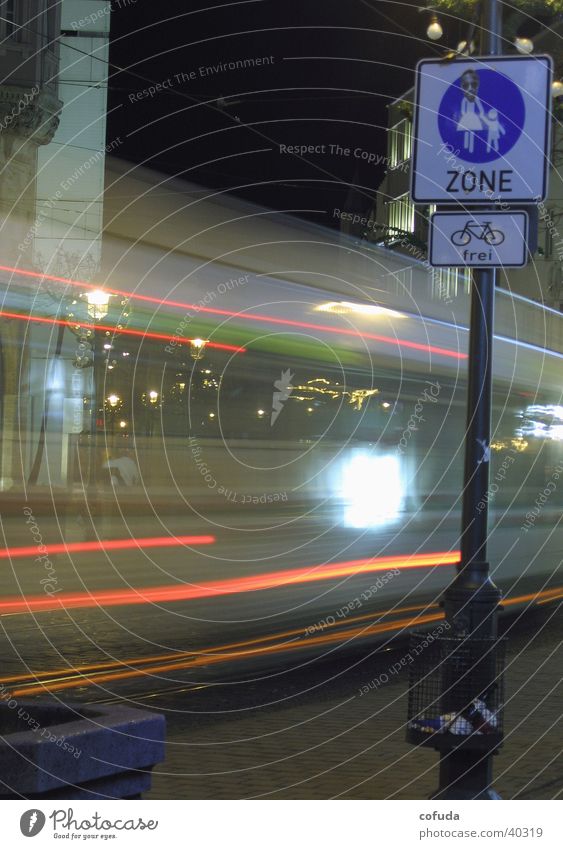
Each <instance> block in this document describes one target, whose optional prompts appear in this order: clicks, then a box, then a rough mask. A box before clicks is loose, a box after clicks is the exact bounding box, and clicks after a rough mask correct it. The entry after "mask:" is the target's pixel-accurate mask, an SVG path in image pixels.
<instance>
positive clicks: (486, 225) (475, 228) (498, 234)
mask: <svg viewBox="0 0 563 849" xmlns="http://www.w3.org/2000/svg"><path fill="white" fill-rule="evenodd" d="M472 239H477V240H478V241H480V242H485V243H486V244H487V245H502V243H503V242H504V233H503V232H502V230H493V228H492V227H491V222H490V221H483V222H482V223H481V224H479V223H478V222H477V221H466V222H465V227H464V228H463V229H462V230H456V231H455V233H452V235H451V236H450V240H451V242H452V244H454V245H457V246H458V247H464V246H465V245H468V244H469V242H470V241H471V240H472Z"/></svg>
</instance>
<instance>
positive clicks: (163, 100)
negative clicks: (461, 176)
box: [108, 0, 467, 226]
mask: <svg viewBox="0 0 563 849" xmlns="http://www.w3.org/2000/svg"><path fill="white" fill-rule="evenodd" d="M118 3H119V4H120V5H118ZM126 4H127V5H126ZM421 5H423V0H418V2H415V0H403V2H396V0H323V2H320V0H289V2H287V0H286V2H284V0H256V2H252V0H250V2H236V3H231V4H228V5H225V3H224V0H200V3H199V4H197V3H194V2H189V0H188V2H187V3H186V0H165V2H162V3H160V4H158V3H151V2H149V0H137V2H133V0H114V2H113V6H114V9H115V10H114V12H113V14H112V44H111V52H110V61H111V75H110V78H109V99H108V107H109V111H110V117H109V131H108V140H109V142H111V140H112V138H115V137H116V136H119V137H120V138H121V139H122V140H123V144H122V145H120V148H119V154H118V155H119V156H120V157H122V158H125V159H127V160H129V161H133V162H136V163H143V164H145V165H147V166H150V167H152V168H155V169H157V170H159V171H162V172H165V173H168V174H175V175H181V176H183V177H184V178H185V179H186V180H189V181H191V182H194V183H198V184H200V185H202V186H205V187H209V188H215V189H220V190H228V191H230V192H232V193H233V194H236V195H238V196H239V197H243V198H245V199H247V200H251V201H254V202H257V203H260V204H263V205H265V206H268V207H272V208H275V209H280V210H282V209H283V210H292V211H293V212H295V213H297V214H302V215H304V216H306V217H309V218H312V219H313V220H317V221H319V222H321V223H325V224H327V225H329V226H330V225H333V226H338V221H337V220H336V219H334V218H333V217H332V216H331V215H328V214H327V210H333V209H334V207H339V208H342V207H343V206H345V205H346V204H348V205H350V204H351V205H352V206H353V207H354V208H355V209H365V210H368V209H369V208H370V207H371V205H372V202H373V197H374V195H375V192H376V190H377V187H378V185H379V183H380V182H381V179H382V178H383V173H384V169H385V165H384V163H380V164H374V163H369V162H367V161H366V160H360V159H357V158H354V156H353V154H350V155H348V156H345V155H342V154H340V155H338V154H335V153H332V154H331V152H330V147H329V145H330V144H333V145H336V144H338V145H340V146H341V147H343V148H346V147H348V148H350V149H351V150H352V151H353V150H354V148H356V147H361V148H362V149H363V150H364V151H367V152H368V153H370V152H371V153H374V154H375V155H377V154H379V155H381V156H383V155H384V154H385V151H386V134H385V129H386V127H387V106H388V104H389V103H390V102H392V101H393V100H394V99H395V98H397V97H399V96H400V95H401V94H402V93H403V92H405V91H406V90H407V89H408V88H410V86H411V85H412V83H413V69H414V66H415V63H416V62H417V61H418V59H420V58H422V57H427V56H436V55H442V54H443V53H444V49H445V48H446V47H450V48H451V47H452V46H455V45H457V43H458V42H459V40H460V39H462V38H464V37H465V35H466V33H467V23H465V22H462V21H458V20H455V19H454V20H449V21H448V20H447V19H446V18H444V17H442V18H441V20H442V24H443V26H444V37H443V38H442V39H441V41H440V42H439V43H436V42H432V41H429V40H428V39H427V36H426V28H427V26H428V23H429V20H430V17H429V14H428V12H427V11H424V12H423V13H421V12H419V6H421ZM198 6H200V7H204V6H205V7H208V8H207V10H206V11H199V10H198ZM209 7H211V8H209ZM265 56H273V62H272V64H270V65H265V66H262V67H254V68H248V69H237V70H224V71H219V72H218V73H213V74H211V75H209V76H206V77H201V76H200V74H199V71H198V69H199V67H200V66H206V67H207V66H212V65H218V64H220V63H227V62H229V61H236V60H237V59H245V58H255V57H265ZM118 68H121V69H123V70H121V71H120V70H118ZM191 71H195V72H196V78H195V79H194V80H193V81H187V82H184V83H183V84H182V83H178V82H177V81H176V80H175V79H174V75H175V74H182V73H184V74H189V73H190V72H191ZM167 79H172V82H173V87H172V88H170V89H167V90H164V91H161V92H158V93H157V94H156V95H155V96H153V97H146V96H145V97H144V98H142V99H140V100H138V101H135V102H131V101H130V99H129V96H128V95H129V94H130V93H136V92H139V91H140V90H142V89H145V88H147V87H148V86H149V85H150V84H151V83H157V82H158V83H162V82H163V81H165V80H167ZM280 144H299V145H301V144H307V145H309V144H315V145H318V144H324V145H325V152H324V153H313V154H306V155H305V156H303V157H300V156H295V155H291V154H280V152H279V145H280ZM351 185H353V186H355V187H356V188H355V189H353V190H352V195H353V197H351V194H350V192H351V190H350V186H351ZM311 210H318V211H317V212H314V211H313V212H312V211H311Z"/></svg>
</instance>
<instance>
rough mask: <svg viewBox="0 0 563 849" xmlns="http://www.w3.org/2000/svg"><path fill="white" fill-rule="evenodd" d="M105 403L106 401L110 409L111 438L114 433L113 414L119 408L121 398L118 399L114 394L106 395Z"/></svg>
mask: <svg viewBox="0 0 563 849" xmlns="http://www.w3.org/2000/svg"><path fill="white" fill-rule="evenodd" d="M106 401H107V404H108V405H109V408H110V413H111V435H112V436H113V435H114V433H115V414H116V412H117V409H118V407H121V405H122V401H121V398H120V397H119V395H116V394H115V392H113V393H112V394H111V395H108V397H107V398H106Z"/></svg>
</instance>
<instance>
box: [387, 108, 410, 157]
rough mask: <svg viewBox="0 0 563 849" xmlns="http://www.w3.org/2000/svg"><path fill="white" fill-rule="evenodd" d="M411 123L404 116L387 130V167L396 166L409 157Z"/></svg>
mask: <svg viewBox="0 0 563 849" xmlns="http://www.w3.org/2000/svg"><path fill="white" fill-rule="evenodd" d="M411 148H412V123H411V122H410V121H409V120H408V118H404V119H403V120H402V121H399V123H398V124H395V126H394V127H391V129H390V130H389V167H390V168H396V167H397V165H400V164H401V163H402V162H406V160H407V159H410V157H411Z"/></svg>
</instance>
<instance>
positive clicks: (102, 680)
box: [2, 587, 562, 697]
mask: <svg viewBox="0 0 563 849" xmlns="http://www.w3.org/2000/svg"><path fill="white" fill-rule="evenodd" d="M561 590H562V588H561V587H556V588H553V589H550V590H543V591H540V592H538V593H529V594H527V595H521V596H513V597H511V598H506V599H503V602H502V603H503V606H504V607H510V606H513V605H516V604H524V603H526V602H535V603H537V604H542V603H546V602H548V601H551V600H553V599H554V598H557V597H558V594H560V593H561ZM428 607H430V608H436V607H437V605H435V604H432V605H429V606H428ZM428 607H426V608H425V609H428ZM413 609H414V610H419V611H420V610H422V609H423V608H421V607H420V606H419V607H414V608H413V607H404V608H396V609H395V610H393V609H392V610H387V611H380V612H378V611H374V612H372V613H371V614H365V615H362V616H358V617H352V618H350V619H349V620H347V621H346V623H344V621H343V622H342V623H339V625H340V626H341V627H339V628H337V629H336V630H335V631H332V632H331V633H327V634H322V635H319V636H315V637H307V638H303V629H302V628H301V629H298V630H293V631H286V632H285V633H281V634H270V635H266V636H262V637H257V638H255V639H251V640H246V641H244V642H238V643H230V644H227V645H224V646H212V647H210V648H207V649H200V650H197V649H194V650H193V651H192V652H178V653H177V654H176V655H157V656H155V657H145V658H132V659H130V660H122V661H119V660H117V661H115V662H113V663H111V664H108V663H101V664H98V665H95V664H90V665H89V666H78V667H70V668H68V669H66V670H54V671H50V672H40V673H31V674H29V675H20V676H12V677H10V678H4V679H2V681H3V683H11V682H18V683H19V687H16V688H15V689H13V690H11V691H10V694H11V696H14V697H17V696H31V695H38V694H44V693H46V692H48V693H52V692H57V691H60V690H71V689H76V688H77V687H84V686H88V685H101V684H108V683H110V682H113V681H126V680H131V679H134V678H143V677H151V676H154V675H160V674H161V673H165V672H176V671H179V670H185V669H193V668H197V667H200V666H208V665H210V664H212V663H213V664H216V663H224V662H225V661H232V660H248V659H252V658H254V657H257V656H264V655H269V654H275V653H280V652H289V651H291V652H297V651H300V650H303V649H305V648H310V647H311V646H325V645H328V644H330V643H337V642H340V641H344V640H351V639H354V638H364V637H370V636H372V635H375V634H385V633H390V632H392V631H402V630H408V629H411V628H413V627H419V626H420V625H427V624H430V623H432V622H438V621H440V620H443V619H444V613H443V611H441V610H440V611H438V612H436V613H425V614H419V615H418V616H409V617H403V618H400V619H393V620H392V621H390V622H379V621H376V622H375V623H374V624H373V625H368V626H364V627H361V628H357V627H350V626H353V624H354V623H355V622H358V621H359V620H365V619H366V618H377V617H379V618H383V617H384V616H386V615H388V614H393V613H394V614H401V613H406V612H408V611H411V610H413ZM344 625H346V627H343V626H344ZM297 635H301V637H302V639H300V640H296V641H293V642H291V643H286V642H282V643H280V642H278V643H273V641H274V640H278V641H280V640H283V639H285V638H287V637H290V636H297ZM166 660H169V661H170V662H168V663H166V662H163V661H166ZM142 663H145V664H148V665H147V666H145V667H144V668H142V669H131V668H127V667H131V666H139V665H140V664H142ZM151 664H152V665H151ZM108 667H109V668H110V669H112V670H113V671H108V672H106V671H105V670H106V669H108ZM83 673H91V674H83ZM54 676H59V679H58V680H43V681H42V682H41V681H40V680H39V679H41V678H43V679H49V677H50V678H51V679H53V678H54ZM63 676H66V677H63ZM26 681H29V683H27V684H26V683H24V682H26Z"/></svg>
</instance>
